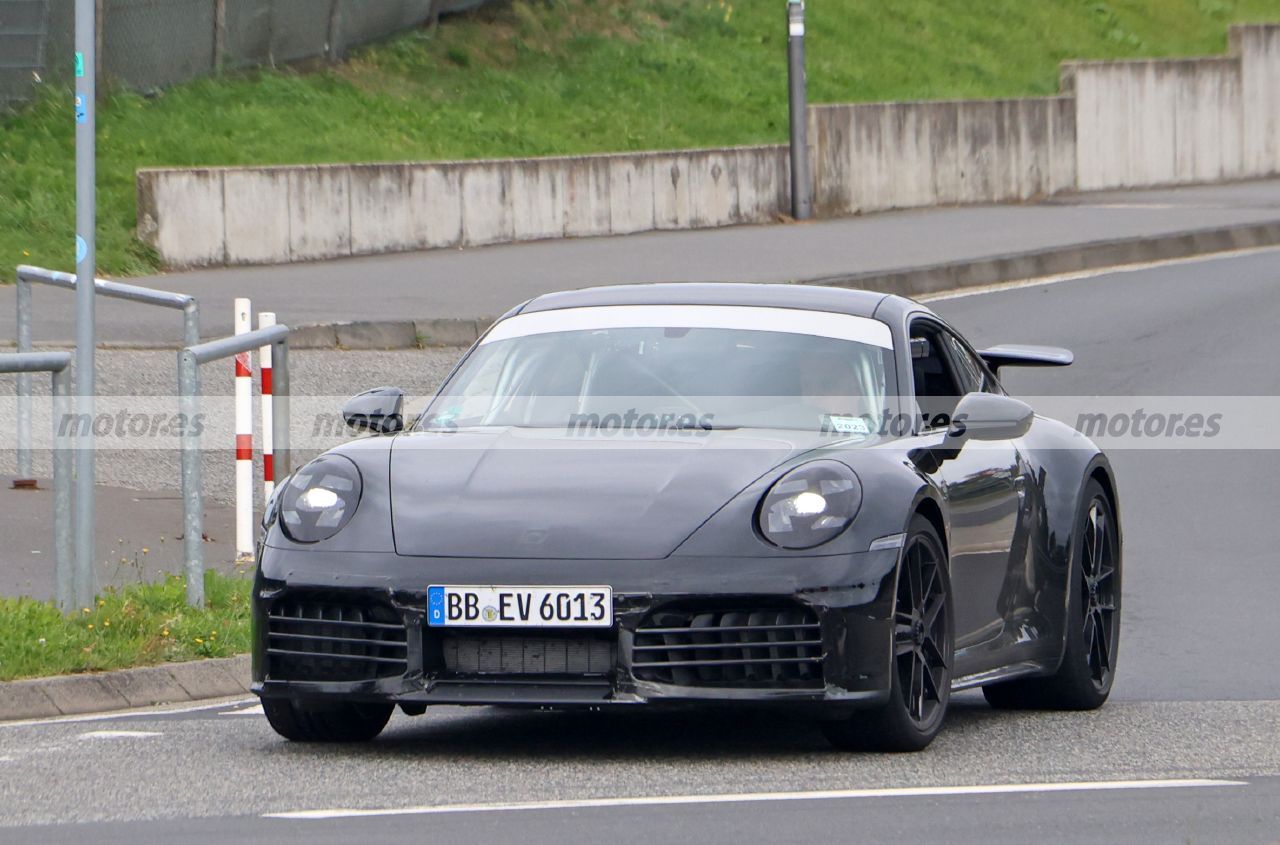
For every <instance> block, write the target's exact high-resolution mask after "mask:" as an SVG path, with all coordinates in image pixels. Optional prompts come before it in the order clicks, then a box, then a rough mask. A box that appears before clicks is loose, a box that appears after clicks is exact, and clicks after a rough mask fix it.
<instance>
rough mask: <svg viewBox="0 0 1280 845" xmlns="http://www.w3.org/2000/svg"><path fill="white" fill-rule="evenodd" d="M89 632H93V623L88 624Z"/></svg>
mask: <svg viewBox="0 0 1280 845" xmlns="http://www.w3.org/2000/svg"><path fill="white" fill-rule="evenodd" d="M89 630H90V631H92V630H93V623H92V622H90V623H89Z"/></svg>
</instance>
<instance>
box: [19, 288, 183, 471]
mask: <svg viewBox="0 0 1280 845" xmlns="http://www.w3.org/2000/svg"><path fill="white" fill-rule="evenodd" d="M32 285H49V286H50V287H55V288H62V289H64V290H72V291H74V290H75V289H76V277H75V275H74V274H72V273H59V272H58V271H56V270H46V269H45V268H43V267H32V266H29V265H26V264H22V265H19V266H18V289H17V300H18V352H20V353H21V352H30V351H31V344H32V340H31V317H32V314H31V311H32V306H31V286H32ZM93 286H94V290H95V292H96V293H97V295H98V296H105V297H108V298H111V299H123V300H127V301H129V302H138V303H141V304H143V305H156V306H159V307H161V308H173V309H175V310H178V311H181V312H182V340H183V344H184V345H186V346H194V345H196V344H198V343H199V342H200V306H199V304H198V303H197V302H196V298H195V297H194V296H188V295H187V294H184V293H173V292H171V291H167V290H155V289H153V288H144V287H140V286H138V285H127V284H124V283H123V282H109V281H107V280H105V279H94V282H93ZM30 477H31V376H30V375H29V374H24V375H20V376H18V478H19V479H29V478H30Z"/></svg>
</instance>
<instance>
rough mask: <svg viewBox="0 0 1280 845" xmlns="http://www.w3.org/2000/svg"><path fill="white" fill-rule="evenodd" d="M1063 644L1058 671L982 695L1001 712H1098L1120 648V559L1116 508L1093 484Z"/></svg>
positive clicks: (1079, 531)
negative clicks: (1002, 710) (1064, 642)
mask: <svg viewBox="0 0 1280 845" xmlns="http://www.w3.org/2000/svg"><path fill="white" fill-rule="evenodd" d="M1075 530H1076V534H1075V538H1074V539H1075V544H1074V545H1075V549H1074V551H1073V552H1072V556H1071V557H1072V560H1071V588H1070V593H1069V595H1068V597H1067V626H1066V627H1067V631H1066V644H1065V648H1064V649H1063V654H1062V663H1061V665H1059V667H1058V671H1057V672H1055V673H1054V674H1052V675H1049V676H1047V677H1043V678H1025V679H1020V680H1015V681H1005V682H1004V683H999V684H989V685H987V686H985V687H983V688H982V694H983V695H984V696H986V699H987V702H988V703H989V704H990V705H991V706H992V707H996V708H999V709H1005V710H1096V709H1097V708H1099V707H1101V706H1102V705H1103V703H1105V702H1106V700H1107V697H1108V696H1109V695H1110V694H1111V686H1112V684H1113V683H1114V682H1115V669H1116V657H1117V654H1118V649H1119V645H1120V586H1121V570H1122V559H1121V558H1122V556H1121V549H1120V541H1119V533H1118V531H1117V521H1116V518H1115V509H1114V508H1113V507H1112V505H1111V501H1110V499H1108V498H1107V494H1106V491H1105V490H1103V489H1102V485H1100V484H1099V483H1098V482H1097V481H1096V480H1090V481H1089V483H1088V484H1087V485H1085V490H1084V504H1083V507H1082V508H1081V512H1080V515H1079V516H1078V517H1077V518H1076V529H1075Z"/></svg>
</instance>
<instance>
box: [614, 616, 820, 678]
mask: <svg viewBox="0 0 1280 845" xmlns="http://www.w3.org/2000/svg"><path fill="white" fill-rule="evenodd" d="M632 673H633V674H634V675H635V677H636V678H637V679H639V680H643V681H656V682H658V683H664V684H677V685H680V686H690V687H745V688H789V689H820V688H821V687H822V683H823V681H822V631H821V628H820V626H819V624H818V618H817V616H815V615H814V613H813V611H812V610H810V609H808V608H804V607H787V608H773V609H751V608H740V609H739V608H735V609H726V610H668V609H663V610H658V611H655V612H653V613H651V614H650V615H649V616H648V617H646V618H645V619H644V621H642V622H641V623H640V626H639V627H638V628H637V629H636V634H635V647H634V650H633V653H632Z"/></svg>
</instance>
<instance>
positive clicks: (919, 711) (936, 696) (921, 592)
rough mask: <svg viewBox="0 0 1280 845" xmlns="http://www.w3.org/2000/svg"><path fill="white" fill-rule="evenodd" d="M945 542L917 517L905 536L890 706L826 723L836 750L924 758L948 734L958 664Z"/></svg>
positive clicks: (825, 731) (825, 732)
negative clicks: (943, 731) (920, 754)
mask: <svg viewBox="0 0 1280 845" xmlns="http://www.w3.org/2000/svg"><path fill="white" fill-rule="evenodd" d="M943 548H944V547H943V545H942V540H941V539H940V538H939V537H938V532H937V531H936V530H934V527H933V525H932V523H930V522H929V520H927V519H925V518H924V517H922V516H919V515H917V516H916V517H915V518H914V519H913V520H912V521H911V526H910V529H909V531H908V532H907V539H906V542H905V543H903V547H902V562H901V564H900V565H899V569H898V583H897V587H896V590H897V595H896V601H895V606H894V634H893V643H892V648H893V657H892V666H891V668H890V672H889V675H890V678H891V682H890V690H889V702H888V703H887V704H885V705H884V706H883V707H880V708H878V709H875V710H864V711H855V712H853V713H852V714H850V715H848V716H845V717H842V718H840V719H836V720H832V721H828V722H824V723H823V725H822V729H823V733H824V734H825V735H826V737H827V740H828V741H829V742H830V743H831V744H832V745H834V746H835V747H836V748H840V749H844V750H850V751H855V750H856V751H892V752H901V751H922V750H923V749H925V748H926V747H928V745H929V743H931V742H933V738H934V737H935V736H937V735H938V731H939V730H941V728H942V723H943V721H944V719H945V718H946V715H947V704H948V703H949V702H950V700H951V669H952V664H953V660H954V657H955V630H954V619H953V614H952V597H951V579H950V576H949V575H948V572H947V567H948V563H947V556H946V553H945V552H944V550H943Z"/></svg>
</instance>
